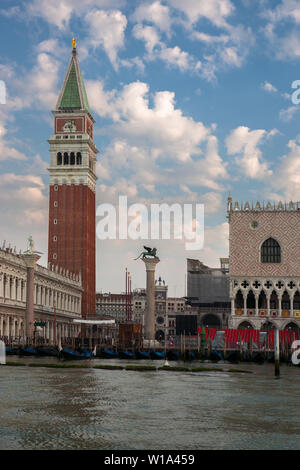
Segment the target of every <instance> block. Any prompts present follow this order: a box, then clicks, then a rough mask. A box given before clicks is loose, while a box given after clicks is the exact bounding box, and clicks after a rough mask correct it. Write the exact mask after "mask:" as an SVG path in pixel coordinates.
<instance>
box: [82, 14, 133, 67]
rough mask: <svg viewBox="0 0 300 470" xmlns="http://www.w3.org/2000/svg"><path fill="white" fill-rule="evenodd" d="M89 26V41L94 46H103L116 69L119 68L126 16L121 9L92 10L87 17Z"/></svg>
mask: <svg viewBox="0 0 300 470" xmlns="http://www.w3.org/2000/svg"><path fill="white" fill-rule="evenodd" d="M85 19H86V22H87V24H88V27H89V35H90V37H89V43H90V45H91V46H92V47H94V48H97V47H98V46H102V47H103V49H104V50H105V52H106V54H107V55H108V57H109V59H110V61H111V63H112V65H113V66H114V68H115V69H117V68H118V51H119V49H120V48H122V47H123V45H124V32H125V29H126V26H127V19H126V16H125V15H123V13H122V12H121V11H119V10H112V11H108V12H106V11H103V10H92V11H90V12H89V13H88V14H87V15H86V17H85Z"/></svg>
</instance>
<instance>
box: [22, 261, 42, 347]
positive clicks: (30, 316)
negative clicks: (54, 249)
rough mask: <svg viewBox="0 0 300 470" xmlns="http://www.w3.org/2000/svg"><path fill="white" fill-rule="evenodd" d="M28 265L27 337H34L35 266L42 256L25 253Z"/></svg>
mask: <svg viewBox="0 0 300 470" xmlns="http://www.w3.org/2000/svg"><path fill="white" fill-rule="evenodd" d="M23 259H24V261H25V263H26V267H27V288H26V313H25V337H26V338H33V331H34V268H35V265H36V263H37V261H38V260H39V259H40V256H39V255H37V254H36V253H24V255H23Z"/></svg>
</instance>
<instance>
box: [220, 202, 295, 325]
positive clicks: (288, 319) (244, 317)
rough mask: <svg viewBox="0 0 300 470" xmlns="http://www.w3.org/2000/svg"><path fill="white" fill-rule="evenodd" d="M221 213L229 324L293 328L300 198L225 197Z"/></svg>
mask: <svg viewBox="0 0 300 470" xmlns="http://www.w3.org/2000/svg"><path fill="white" fill-rule="evenodd" d="M227 213H228V222H229V273H230V299H231V326H232V328H239V327H247V326H248V327H249V328H256V329H260V328H262V327H264V326H265V325H266V324H268V326H269V327H277V328H280V329H289V328H292V329H297V328H299V327H300V250H299V248H300V203H299V202H298V203H294V202H290V203H282V202H278V203H275V204H271V203H270V202H268V203H263V204H262V203H260V202H257V203H256V204H255V205H250V204H249V203H247V202H246V203H244V204H243V203H238V202H234V203H233V202H232V199H231V197H229V198H228V204H227Z"/></svg>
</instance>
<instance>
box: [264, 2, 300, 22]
mask: <svg viewBox="0 0 300 470" xmlns="http://www.w3.org/2000/svg"><path fill="white" fill-rule="evenodd" d="M263 16H264V17H265V18H268V19H269V20H270V21H271V22H272V23H278V22H280V21H282V20H285V19H290V20H292V21H293V22H295V23H297V24H300V5H299V2H298V0H282V2H281V3H280V4H279V5H277V6H276V8H272V10H265V11H264V14H263Z"/></svg>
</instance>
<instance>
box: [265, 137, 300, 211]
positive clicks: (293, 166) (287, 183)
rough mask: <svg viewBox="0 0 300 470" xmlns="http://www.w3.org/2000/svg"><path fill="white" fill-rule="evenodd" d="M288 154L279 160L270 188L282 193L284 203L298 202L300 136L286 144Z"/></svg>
mask: <svg viewBox="0 0 300 470" xmlns="http://www.w3.org/2000/svg"><path fill="white" fill-rule="evenodd" d="M288 148H289V153H288V154H286V155H284V156H283V157H281V158H280V164H279V166H278V167H277V169H276V171H275V174H274V178H272V186H273V188H274V190H275V191H280V190H281V191H283V194H284V199H285V200H286V201H291V200H292V201H294V202H295V201H299V200H300V136H298V137H297V138H296V139H295V140H290V141H289V143H288Z"/></svg>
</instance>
